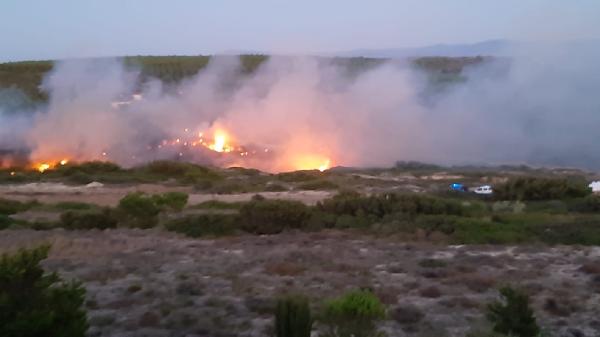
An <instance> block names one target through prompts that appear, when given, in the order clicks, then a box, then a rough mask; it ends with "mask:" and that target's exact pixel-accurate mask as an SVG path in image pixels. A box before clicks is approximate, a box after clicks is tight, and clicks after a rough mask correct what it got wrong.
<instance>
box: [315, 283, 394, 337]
mask: <svg viewBox="0 0 600 337" xmlns="http://www.w3.org/2000/svg"><path fill="white" fill-rule="evenodd" d="M384 318H385V307H384V305H383V304H382V303H381V302H380V301H379V299H378V298H377V296H375V295H374V294H373V293H372V292H370V291H366V290H354V291H351V292H348V293H346V294H345V295H342V296H341V297H339V298H335V299H333V300H330V301H328V302H326V303H325V308H324V312H323V314H322V319H321V320H322V321H323V323H324V324H325V325H326V326H327V333H326V336H328V337H351V336H354V337H368V336H379V332H378V331H377V329H376V323H377V321H379V320H381V319H384Z"/></svg>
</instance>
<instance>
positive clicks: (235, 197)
mask: <svg viewBox="0 0 600 337" xmlns="http://www.w3.org/2000/svg"><path fill="white" fill-rule="evenodd" d="M138 191H139V192H145V193H150V194H157V193H165V192H172V191H179V192H185V193H188V194H189V202H188V203H189V204H190V205H194V204H198V203H201V202H204V201H208V200H219V201H225V202H238V201H248V200H250V199H251V198H252V196H253V195H255V194H256V193H232V194H208V193H197V192H194V190H193V188H192V187H187V186H170V185H162V184H139V185H132V186H115V185H105V186H101V187H86V186H85V185H79V186H69V185H64V184H61V183H32V184H24V185H0V198H6V199H13V200H19V201H30V200H37V201H39V202H41V203H56V202H63V201H76V202H85V203H90V204H96V205H99V206H111V207H114V206H116V205H117V204H118V203H119V200H120V199H121V198H123V197H124V196H125V195H126V194H127V193H130V192H138ZM260 194H261V195H262V196H263V197H265V198H273V199H289V200H298V201H301V202H304V203H306V204H308V205H314V204H316V203H317V202H318V201H320V200H323V199H326V198H329V197H331V196H332V195H333V194H335V192H333V191H287V192H260Z"/></svg>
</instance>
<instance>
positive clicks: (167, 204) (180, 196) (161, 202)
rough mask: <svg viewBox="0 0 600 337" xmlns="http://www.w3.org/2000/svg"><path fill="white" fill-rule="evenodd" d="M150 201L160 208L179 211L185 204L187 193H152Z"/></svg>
mask: <svg viewBox="0 0 600 337" xmlns="http://www.w3.org/2000/svg"><path fill="white" fill-rule="evenodd" d="M152 201H154V203H155V204H156V205H157V206H158V207H160V208H162V209H166V210H172V211H181V210H183V208H184V207H185V205H187V202H188V195H187V194H186V193H183V192H167V193H163V194H156V195H153V196H152Z"/></svg>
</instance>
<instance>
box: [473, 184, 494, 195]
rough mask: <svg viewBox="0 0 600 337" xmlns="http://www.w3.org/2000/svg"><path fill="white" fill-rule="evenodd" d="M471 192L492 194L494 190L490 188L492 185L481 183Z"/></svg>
mask: <svg viewBox="0 0 600 337" xmlns="http://www.w3.org/2000/svg"><path fill="white" fill-rule="evenodd" d="M473 192H474V193H476V194H492V193H494V190H492V186H490V185H483V186H479V187H477V188H476V189H474V190H473Z"/></svg>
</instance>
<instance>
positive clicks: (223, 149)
mask: <svg viewBox="0 0 600 337" xmlns="http://www.w3.org/2000/svg"><path fill="white" fill-rule="evenodd" d="M184 132H185V134H186V136H187V137H180V138H175V139H171V140H168V139H164V140H162V141H161V142H160V143H159V144H158V145H155V146H148V147H147V149H148V150H159V149H162V148H169V147H173V148H178V149H181V148H189V149H191V148H205V149H208V150H210V151H212V152H214V153H217V154H222V155H226V156H239V157H244V158H250V157H252V156H258V155H265V154H268V155H271V153H272V152H273V151H271V149H269V148H264V149H263V150H259V149H256V148H247V147H244V146H238V145H234V144H233V143H232V141H231V137H230V136H229V135H228V133H227V132H226V131H224V130H223V129H216V130H215V131H213V132H212V139H211V140H209V139H210V138H209V139H206V138H205V134H204V132H198V133H195V134H194V135H193V136H191V135H192V133H190V129H187V128H186V129H184ZM190 136H191V137H190ZM179 156H180V157H181V156H183V152H179ZM294 157H295V158H291V159H290V165H289V166H290V167H292V168H294V169H299V170H309V169H316V170H319V171H321V172H323V171H325V170H328V169H329V168H330V165H331V160H330V159H329V158H327V157H324V156H321V155H301V154H298V155H294ZM101 158H103V159H107V158H109V155H108V153H107V152H106V151H103V152H102V153H101ZM132 158H133V159H135V156H132ZM231 158H234V157H231ZM259 158H262V157H259ZM234 162H236V163H237V160H234ZM67 163H69V159H62V160H60V161H58V160H46V161H43V162H39V163H36V164H34V165H33V168H35V169H36V170H37V171H39V172H40V173H44V172H46V171H48V170H52V169H55V168H57V167H59V166H64V165H66V164H67ZM241 166H243V164H242V165H241Z"/></svg>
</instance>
